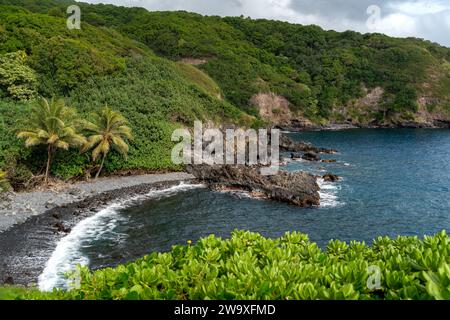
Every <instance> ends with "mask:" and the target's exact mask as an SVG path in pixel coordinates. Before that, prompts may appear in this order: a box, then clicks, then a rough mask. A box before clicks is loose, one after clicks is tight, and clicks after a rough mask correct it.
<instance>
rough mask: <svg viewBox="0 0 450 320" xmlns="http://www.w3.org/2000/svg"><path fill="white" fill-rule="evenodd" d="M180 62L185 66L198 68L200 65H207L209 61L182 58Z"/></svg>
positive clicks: (207, 59)
mask: <svg viewBox="0 0 450 320" xmlns="http://www.w3.org/2000/svg"><path fill="white" fill-rule="evenodd" d="M180 61H181V62H184V63H186V64H190V65H193V66H200V65H202V64H205V63H207V62H208V61H209V58H189V57H187V58H182V59H181V60H180Z"/></svg>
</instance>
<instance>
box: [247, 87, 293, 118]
mask: <svg viewBox="0 0 450 320" xmlns="http://www.w3.org/2000/svg"><path fill="white" fill-rule="evenodd" d="M250 104H251V105H253V106H255V107H257V108H258V110H259V114H260V116H261V118H263V119H264V120H267V121H269V122H271V123H276V124H281V125H282V124H288V123H291V121H292V113H291V110H290V109H289V105H290V103H289V101H288V100H287V99H286V98H284V97H282V96H279V95H276V94H274V93H272V92H269V93H258V94H255V95H254V96H253V97H252V98H251V99H250Z"/></svg>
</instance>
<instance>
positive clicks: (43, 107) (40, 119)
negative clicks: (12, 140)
mask: <svg viewBox="0 0 450 320" xmlns="http://www.w3.org/2000/svg"><path fill="white" fill-rule="evenodd" d="M29 128H30V129H27V130H24V131H20V132H19V133H18V134H17V137H18V138H20V139H25V146H26V147H27V148H30V147H34V146H37V145H46V148H47V166H46V169H45V182H48V176H49V173H50V166H51V162H52V158H53V154H54V153H55V152H56V150H58V149H63V150H68V149H69V148H70V147H78V146H82V145H83V144H84V143H86V138H85V137H84V136H82V135H81V134H79V133H77V128H76V126H75V123H74V111H73V110H72V109H70V108H68V107H66V106H65V104H64V101H63V100H55V99H51V100H50V101H47V100H46V99H44V98H43V99H41V100H40V101H39V103H38V104H37V105H36V107H35V108H34V109H33V111H32V115H31V121H30V127H29Z"/></svg>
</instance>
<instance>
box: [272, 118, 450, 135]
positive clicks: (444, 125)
mask: <svg viewBox="0 0 450 320" xmlns="http://www.w3.org/2000/svg"><path fill="white" fill-rule="evenodd" d="M277 127H278V128H280V129H282V130H284V131H289V132H303V131H340V130H352V129H450V121H446V120H436V121H434V122H432V123H431V122H415V121H402V122H399V123H389V124H377V123H374V124H355V123H347V122H345V123H330V124H324V125H316V124H311V123H303V122H298V123H296V122H293V123H291V124H290V125H279V126H277Z"/></svg>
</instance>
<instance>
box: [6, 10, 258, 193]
mask: <svg viewBox="0 0 450 320" xmlns="http://www.w3.org/2000/svg"><path fill="white" fill-rule="evenodd" d="M65 24H66V21H65V19H64V18H62V17H55V16H52V15H49V14H39V13H35V14H34V13H30V12H27V11H26V10H25V9H22V8H18V7H1V10H0V38H1V39H2V41H0V60H2V59H3V60H5V61H6V60H7V61H8V63H5V64H2V65H1V66H0V79H1V80H0V136H1V139H0V168H4V170H5V171H7V173H8V178H9V179H10V180H11V182H12V184H13V186H14V187H16V188H21V187H26V186H30V184H31V183H32V181H33V179H32V177H33V174H36V173H39V172H43V171H44V170H45V162H46V159H47V158H46V156H47V152H46V150H45V147H43V148H34V149H26V148H24V145H23V142H22V141H19V140H18V139H17V137H16V134H17V132H18V131H20V130H24V129H27V128H28V127H29V121H28V120H29V119H28V118H29V117H28V115H29V114H30V112H31V110H32V108H33V106H34V105H35V104H36V101H34V99H35V98H36V97H37V96H39V95H41V96H46V97H53V96H58V97H64V98H65V100H66V104H67V106H69V107H71V108H73V109H75V110H76V111H77V113H78V114H79V116H80V117H81V118H85V119H87V120H93V117H92V113H95V112H98V111H100V109H101V108H103V107H104V105H105V104H106V105H109V106H111V107H112V108H113V109H114V110H117V111H118V112H120V113H122V114H123V115H124V117H125V118H126V119H127V120H128V121H129V122H130V127H131V128H132V130H133V132H134V135H135V139H133V140H132V141H131V143H130V150H129V156H128V159H127V161H124V159H123V157H121V156H120V154H119V153H118V152H115V151H113V152H112V154H111V155H110V156H109V157H108V159H107V160H106V162H105V169H106V170H107V171H108V172H113V171H123V170H134V169H140V170H167V169H172V170H177V169H178V167H177V166H175V165H174V164H172V163H171V160H170V151H171V149H172V146H173V142H172V141H171V134H172V132H173V130H174V129H175V128H177V127H179V126H181V125H185V124H186V125H191V124H192V122H193V120H194V119H201V120H205V121H206V120H212V121H216V122H218V121H219V120H220V121H221V122H223V121H225V122H227V121H228V122H234V123H240V124H242V125H251V124H252V121H254V120H252V118H251V117H250V116H246V115H245V114H244V113H243V112H242V111H240V110H239V109H238V108H236V107H234V106H233V105H231V104H230V103H228V102H226V101H223V100H221V99H220V98H219V95H220V90H219V89H218V87H217V86H215V83H214V82H213V81H212V80H211V79H210V78H209V77H208V76H207V75H206V74H204V73H203V72H201V71H200V70H198V69H195V70H192V68H194V67H191V66H185V65H182V64H180V63H174V62H171V61H168V60H165V59H162V58H158V57H156V56H155V55H154V54H153V53H152V52H151V51H150V50H149V49H147V48H146V47H145V46H143V45H141V44H139V43H136V42H135V41H133V40H130V39H128V38H125V37H123V36H121V35H120V34H118V33H117V32H115V31H113V30H110V29H106V28H97V27H94V26H89V25H87V24H86V25H84V26H83V29H82V30H68V29H67V28H66V26H65ZM3 60H2V61H3ZM3 74H5V75H7V74H8V75H9V74H11V75H12V76H4V77H3V76H2V75H3ZM61 159H64V161H60V160H61ZM69 159H70V160H69ZM54 160H55V161H54V163H53V165H52V167H51V173H52V175H55V176H57V177H60V178H70V177H74V176H80V175H83V174H84V173H85V172H87V171H89V169H90V168H91V161H90V160H89V155H88V154H81V153H80V152H79V151H78V150H76V149H70V150H67V151H63V152H59V153H58V154H57V155H56V158H55V159H54Z"/></svg>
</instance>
